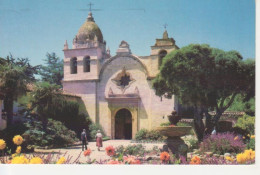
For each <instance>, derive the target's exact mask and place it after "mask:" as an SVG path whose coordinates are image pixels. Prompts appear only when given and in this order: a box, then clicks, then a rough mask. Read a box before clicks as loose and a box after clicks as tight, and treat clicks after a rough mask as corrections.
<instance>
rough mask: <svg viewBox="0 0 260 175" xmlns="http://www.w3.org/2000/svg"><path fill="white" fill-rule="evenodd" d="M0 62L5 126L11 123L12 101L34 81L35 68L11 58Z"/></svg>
mask: <svg viewBox="0 0 260 175" xmlns="http://www.w3.org/2000/svg"><path fill="white" fill-rule="evenodd" d="M1 60H2V61H1V62H0V91H1V92H2V93H3V99H4V106H5V111H6V113H7V125H10V124H11V123H12V121H13V101H15V100H17V98H18V97H19V96H21V95H24V94H25V93H26V92H27V91H28V88H27V86H28V85H29V84H31V83H32V82H33V81H34V80H35V79H34V74H35V73H36V72H37V66H35V67H33V66H31V65H30V64H29V60H28V59H17V60H15V59H14V58H13V57H12V56H10V57H9V56H8V57H7V58H6V59H1Z"/></svg>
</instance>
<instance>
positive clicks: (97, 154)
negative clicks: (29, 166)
mask: <svg viewBox="0 0 260 175" xmlns="http://www.w3.org/2000/svg"><path fill="white" fill-rule="evenodd" d="M134 144H140V143H131V142H130V140H108V141H104V142H103V147H102V148H101V149H100V151H98V150H97V147H96V142H89V143H88V145H87V146H88V148H90V149H91V155H90V158H91V160H94V159H96V161H100V160H105V159H109V156H107V155H106V151H105V148H106V147H107V146H110V145H112V146H113V147H114V148H115V147H117V146H120V145H123V146H127V145H134ZM142 145H144V146H145V148H146V149H147V150H149V149H152V148H153V147H154V146H158V147H159V148H162V146H163V143H142ZM35 152H36V153H54V154H60V155H64V154H65V153H66V154H65V158H67V156H68V155H69V156H72V159H71V162H73V161H74V160H75V159H77V157H78V156H79V155H80V157H79V161H80V162H81V163H86V161H87V158H86V157H85V156H84V155H83V151H82V147H81V145H78V146H71V147H67V148H57V149H35Z"/></svg>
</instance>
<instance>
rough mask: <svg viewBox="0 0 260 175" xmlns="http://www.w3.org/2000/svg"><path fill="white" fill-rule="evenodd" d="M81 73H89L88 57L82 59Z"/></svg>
mask: <svg viewBox="0 0 260 175" xmlns="http://www.w3.org/2000/svg"><path fill="white" fill-rule="evenodd" d="M83 71H84V72H90V57H89V56H86V57H84V59H83Z"/></svg>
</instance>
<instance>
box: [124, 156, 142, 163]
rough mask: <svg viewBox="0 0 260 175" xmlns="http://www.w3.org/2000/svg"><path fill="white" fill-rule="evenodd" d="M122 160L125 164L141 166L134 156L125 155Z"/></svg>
mask: <svg viewBox="0 0 260 175" xmlns="http://www.w3.org/2000/svg"><path fill="white" fill-rule="evenodd" d="M123 158H124V162H125V164H141V162H140V160H138V159H137V158H136V157H135V156H131V155H127V156H124V157H123Z"/></svg>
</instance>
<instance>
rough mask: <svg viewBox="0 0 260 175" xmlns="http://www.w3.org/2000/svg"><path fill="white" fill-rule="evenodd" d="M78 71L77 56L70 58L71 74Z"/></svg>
mask: <svg viewBox="0 0 260 175" xmlns="http://www.w3.org/2000/svg"><path fill="white" fill-rule="evenodd" d="M77 72H78V69H77V58H75V57H74V58H71V59H70V73H71V74H76V73H77Z"/></svg>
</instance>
